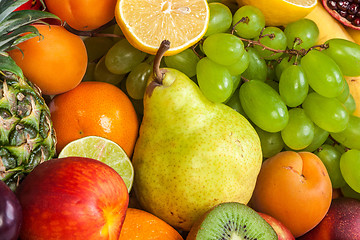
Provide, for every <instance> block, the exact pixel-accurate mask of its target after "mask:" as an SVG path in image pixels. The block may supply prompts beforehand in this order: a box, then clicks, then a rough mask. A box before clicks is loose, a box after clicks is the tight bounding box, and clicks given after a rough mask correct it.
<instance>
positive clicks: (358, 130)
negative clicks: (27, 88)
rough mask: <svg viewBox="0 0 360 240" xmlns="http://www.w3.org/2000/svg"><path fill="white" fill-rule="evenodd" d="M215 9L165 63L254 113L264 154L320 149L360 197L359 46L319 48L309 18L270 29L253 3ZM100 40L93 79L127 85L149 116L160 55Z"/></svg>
mask: <svg viewBox="0 0 360 240" xmlns="http://www.w3.org/2000/svg"><path fill="white" fill-rule="evenodd" d="M209 9H210V19H209V25H208V29H207V32H206V33H205V36H204V37H203V39H202V40H201V41H199V42H198V43H196V44H195V45H194V46H192V47H190V48H188V49H186V50H184V51H182V52H180V53H178V54H176V55H173V56H165V57H164V58H163V59H162V62H161V67H169V68H175V69H177V70H179V71H181V72H183V73H185V74H186V75H187V76H188V77H189V78H190V79H192V80H193V81H194V82H195V83H197V84H198V86H199V88H200V90H201V91H202V93H203V94H204V96H206V97H207V98H208V99H209V100H210V101H212V102H214V103H223V104H226V105H228V106H229V107H231V108H233V109H234V110H235V111H237V112H239V114H242V115H243V116H244V117H246V118H247V119H248V120H249V122H250V123H251V124H252V125H253V126H254V129H255V130H256V132H257V133H258V136H259V138H260V141H261V146H262V151H263V156H264V158H269V157H271V156H273V155H275V154H277V153H279V152H280V151H308V152H313V153H315V154H316V155H317V156H318V157H319V158H320V159H321V160H322V161H323V163H324V165H325V166H326V168H327V170H328V173H329V176H330V179H331V181H332V184H333V187H334V188H341V190H342V192H343V194H344V195H345V196H357V197H358V198H359V199H360V197H359V196H360V170H359V169H360V118H359V117H357V116H354V115H353V113H354V111H355V109H356V105H355V100H354V98H353V96H352V95H351V93H350V91H349V86H348V84H347V82H346V80H345V78H344V76H359V75H360V46H359V45H357V44H355V43H353V42H350V41H347V40H344V39H330V40H328V41H327V42H326V43H324V44H322V45H316V43H317V41H318V38H319V29H318V27H317V26H316V24H315V23H314V22H313V21H311V20H309V19H301V20H298V21H296V22H293V23H290V24H288V25H287V26H286V27H284V28H279V27H269V26H265V18H264V15H263V14H262V12H261V11H260V10H259V9H257V8H256V7H253V6H249V5H246V6H241V7H239V8H238V9H236V10H234V9H229V7H228V6H227V5H225V4H223V3H220V2H216V1H211V2H209ZM116 30H117V29H116V28H115V32H116ZM117 32H119V31H117ZM93 41H95V40H93ZM96 41H102V42H103V43H104V44H102V45H103V48H102V49H96V50H94V52H93V53H92V54H90V56H92V58H95V56H96V57H97V59H98V61H97V62H96V65H95V67H94V65H89V66H91V68H89V71H92V72H93V75H91V74H87V80H88V79H91V76H93V77H92V78H93V80H95V81H106V82H110V83H113V84H116V85H118V86H120V88H121V89H122V90H123V91H124V92H125V93H126V94H128V96H129V97H130V99H131V100H132V101H133V103H134V106H135V107H136V108H138V109H137V111H138V113H139V114H141V113H142V109H141V108H142V105H141V102H142V98H143V96H144V93H145V89H146V84H147V80H148V78H149V77H150V75H151V74H152V65H153V59H154V56H152V55H149V54H146V53H143V52H141V51H139V50H137V49H136V48H134V47H133V46H131V45H130V44H129V42H128V41H127V40H126V39H125V38H124V37H123V38H120V39H117V40H116V41H113V43H112V44H111V45H109V44H110V43H109V41H108V40H106V41H104V40H101V39H96ZM91 43H92V42H91V41H89V44H88V45H89V46H91V45H94V44H91Z"/></svg>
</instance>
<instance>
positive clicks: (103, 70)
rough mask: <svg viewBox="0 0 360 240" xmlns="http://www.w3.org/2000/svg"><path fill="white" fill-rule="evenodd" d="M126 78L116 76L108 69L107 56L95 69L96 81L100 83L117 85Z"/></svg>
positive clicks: (120, 75) (122, 75)
mask: <svg viewBox="0 0 360 240" xmlns="http://www.w3.org/2000/svg"><path fill="white" fill-rule="evenodd" d="M124 77H125V74H114V73H112V72H110V71H109V70H108V69H107V67H106V65H105V56H104V57H102V58H101V59H100V61H99V62H98V63H97V64H96V66H95V69H94V80H95V81H98V82H107V83H111V84H113V85H117V84H119V83H120V82H121V81H122V80H123V79H124Z"/></svg>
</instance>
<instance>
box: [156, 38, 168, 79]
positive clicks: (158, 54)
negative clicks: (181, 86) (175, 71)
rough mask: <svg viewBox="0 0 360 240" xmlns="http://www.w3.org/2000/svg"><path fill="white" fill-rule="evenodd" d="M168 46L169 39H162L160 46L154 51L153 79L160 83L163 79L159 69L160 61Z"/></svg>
mask: <svg viewBox="0 0 360 240" xmlns="http://www.w3.org/2000/svg"><path fill="white" fill-rule="evenodd" d="M169 48H170V41H169V40H163V41H162V42H161V44H160V47H159V49H158V51H157V52H156V55H155V59H154V65H153V73H154V75H155V76H154V78H155V81H156V82H157V83H159V84H162V80H163V74H162V73H161V71H160V62H161V59H162V58H163V56H164V54H165V52H166V51H167V50H169Z"/></svg>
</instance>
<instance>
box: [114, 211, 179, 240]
mask: <svg viewBox="0 0 360 240" xmlns="http://www.w3.org/2000/svg"><path fill="white" fill-rule="evenodd" d="M135 239H141V240H147V239H148V240H150V239H151V240H164V239H166V240H183V238H182V237H181V235H180V234H179V233H178V232H177V231H176V230H175V229H174V228H173V227H172V226H171V225H169V224H167V223H166V222H164V221H163V220H161V219H160V218H158V217H156V216H155V215H153V214H151V213H149V212H146V211H144V210H140V209H136V208H128V209H127V211H126V217H125V221H124V224H123V226H122V229H121V233H120V237H119V240H135Z"/></svg>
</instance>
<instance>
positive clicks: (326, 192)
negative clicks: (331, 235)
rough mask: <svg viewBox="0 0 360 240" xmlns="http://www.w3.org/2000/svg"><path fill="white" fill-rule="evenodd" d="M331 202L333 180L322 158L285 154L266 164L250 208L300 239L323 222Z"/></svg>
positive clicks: (268, 160)
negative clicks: (278, 223) (280, 224)
mask: <svg viewBox="0 0 360 240" xmlns="http://www.w3.org/2000/svg"><path fill="white" fill-rule="evenodd" d="M331 200H332V185H331V181H330V178H329V175H328V173H327V170H326V168H325V166H324V164H323V163H322V161H321V160H320V158H318V157H317V156H316V155H315V154H313V153H311V152H299V153H297V152H293V151H285V152H280V153H278V154H276V155H275V156H273V157H271V158H268V159H266V160H265V161H264V162H263V165H262V167H261V170H260V173H259V175H258V179H257V182H256V186H255V190H254V193H253V196H252V199H251V206H252V207H253V208H254V209H255V210H256V211H259V212H263V213H266V214H268V215H270V216H272V217H274V218H276V219H278V220H279V221H281V222H282V223H283V224H284V225H285V226H286V227H287V228H289V230H290V231H291V233H292V234H293V235H294V236H295V237H299V236H301V235H303V234H304V233H306V232H308V231H309V230H311V229H312V228H314V227H315V226H316V225H317V224H318V223H319V222H320V221H321V220H322V219H323V217H324V216H325V215H326V213H327V211H328V209H329V207H330V204H331Z"/></svg>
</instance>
